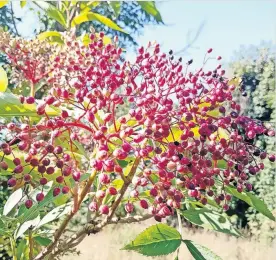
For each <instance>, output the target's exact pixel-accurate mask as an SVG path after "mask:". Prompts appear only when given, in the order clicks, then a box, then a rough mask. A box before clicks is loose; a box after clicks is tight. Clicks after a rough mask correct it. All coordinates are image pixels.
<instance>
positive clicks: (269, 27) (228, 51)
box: [16, 0, 276, 66]
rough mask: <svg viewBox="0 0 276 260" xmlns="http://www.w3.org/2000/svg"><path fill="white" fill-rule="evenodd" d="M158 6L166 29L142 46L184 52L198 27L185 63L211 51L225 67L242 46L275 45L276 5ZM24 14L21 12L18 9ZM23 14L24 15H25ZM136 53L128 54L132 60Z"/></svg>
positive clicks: (234, 0) (147, 34)
mask: <svg viewBox="0 0 276 260" xmlns="http://www.w3.org/2000/svg"><path fill="white" fill-rule="evenodd" d="M157 6H158V8H159V10H160V12H161V14H162V17H163V20H164V22H165V26H163V25H160V26H150V25H148V26H146V28H145V29H144V31H143V34H142V35H139V36H137V37H136V38H137V41H138V42H139V44H141V45H146V44H147V42H148V41H152V40H156V41H157V42H159V43H160V44H161V46H162V49H163V50H165V51H168V50H169V49H173V50H175V51H179V50H181V49H183V48H184V47H185V46H186V45H187V43H188V42H189V37H188V33H189V32H190V38H193V37H194V35H195V33H196V32H197V30H198V28H199V26H200V25H201V24H202V23H203V22H204V26H203V29H202V31H201V33H200V34H199V37H198V38H197V40H196V42H195V43H194V45H193V47H195V48H189V49H188V51H186V52H185V53H182V54H181V56H183V58H184V59H190V58H191V57H192V58H193V59H194V64H195V65H196V66H200V65H201V63H202V60H203V56H204V53H205V51H206V50H207V49H208V48H210V47H212V48H213V49H214V55H221V56H222V57H223V61H224V62H225V63H226V62H228V61H230V60H231V57H232V56H233V53H234V51H235V50H238V49H239V48H240V46H241V45H245V46H249V45H259V44H260V43H261V42H262V41H271V42H274V43H275V39H276V18H275V17H276V15H275V14H276V3H275V2H274V1H266V0H259V1H256V0H255V1H250V0H240V1H238V0H231V1H230V0H225V1H223V0H215V1H209V0H201V1H200V0H190V1H188V0H169V1H160V2H158V3H157ZM16 10H18V11H19V10H20V12H24V11H22V9H17V8H16ZM22 14H23V13H22ZM27 16H28V17H27V19H26V22H25V24H24V25H22V27H21V28H20V29H21V31H22V30H24V31H25V33H24V35H28V34H30V33H31V32H32V31H33V29H34V27H35V24H36V21H35V20H34V17H31V16H29V15H27ZM131 57H133V53H130V54H129V58H131Z"/></svg>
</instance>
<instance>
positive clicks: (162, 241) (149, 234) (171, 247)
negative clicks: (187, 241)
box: [123, 224, 181, 256]
mask: <svg viewBox="0 0 276 260" xmlns="http://www.w3.org/2000/svg"><path fill="white" fill-rule="evenodd" d="M180 244H181V235H180V234H179V232H178V231H177V230H176V229H175V228H172V227H170V226H168V225H165V224H157V225H154V226H151V227H149V228H147V229H146V230H144V231H143V232H142V233H140V234H139V235H138V236H137V237H136V238H135V239H134V240H133V241H132V242H131V243H130V244H128V245H126V246H125V247H124V248H123V250H133V251H136V252H138V253H140V254H142V255H146V256H160V255H167V254H170V253H172V252H174V251H175V250H176V249H177V248H178V247H179V246H180Z"/></svg>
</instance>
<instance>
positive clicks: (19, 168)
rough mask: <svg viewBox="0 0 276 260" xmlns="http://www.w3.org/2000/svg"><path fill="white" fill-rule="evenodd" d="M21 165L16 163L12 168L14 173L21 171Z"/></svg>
mask: <svg viewBox="0 0 276 260" xmlns="http://www.w3.org/2000/svg"><path fill="white" fill-rule="evenodd" d="M23 169H24V168H23V166H22V165H17V166H16V167H15V168H14V170H13V171H14V173H21V172H23Z"/></svg>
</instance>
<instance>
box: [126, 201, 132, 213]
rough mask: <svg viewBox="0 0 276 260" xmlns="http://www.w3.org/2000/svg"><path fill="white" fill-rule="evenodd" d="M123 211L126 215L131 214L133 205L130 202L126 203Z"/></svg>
mask: <svg viewBox="0 0 276 260" xmlns="http://www.w3.org/2000/svg"><path fill="white" fill-rule="evenodd" d="M125 210H126V212H127V213H131V212H133V210H134V206H133V204H132V203H130V202H128V203H126V205H125Z"/></svg>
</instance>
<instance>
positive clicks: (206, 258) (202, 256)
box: [182, 240, 222, 260]
mask: <svg viewBox="0 0 276 260" xmlns="http://www.w3.org/2000/svg"><path fill="white" fill-rule="evenodd" d="M182 242H184V243H185V244H186V246H187V248H188V250H189V251H190V253H191V254H192V256H193V257H194V259H195V260H222V259H221V258H220V257H219V256H218V255H216V254H215V253H214V252H212V251H211V250H210V249H208V248H207V247H205V246H201V245H198V244H196V243H195V242H193V241H191V240H182Z"/></svg>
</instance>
